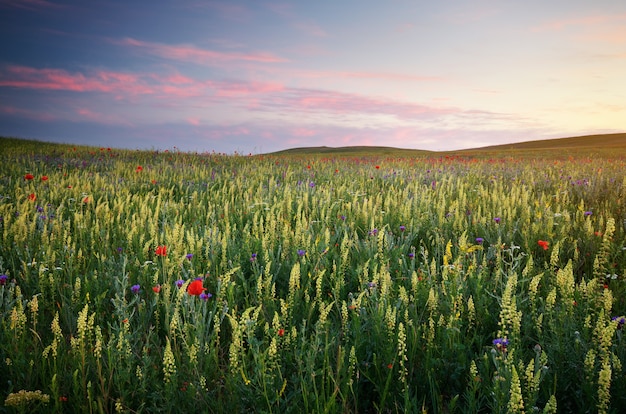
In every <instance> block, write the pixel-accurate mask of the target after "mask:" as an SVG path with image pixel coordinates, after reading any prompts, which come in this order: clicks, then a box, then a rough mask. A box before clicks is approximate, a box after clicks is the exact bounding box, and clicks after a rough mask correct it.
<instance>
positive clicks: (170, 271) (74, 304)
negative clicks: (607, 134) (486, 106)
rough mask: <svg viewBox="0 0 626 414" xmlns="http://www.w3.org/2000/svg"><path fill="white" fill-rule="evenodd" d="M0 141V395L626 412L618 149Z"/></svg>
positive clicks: (21, 402)
mask: <svg viewBox="0 0 626 414" xmlns="http://www.w3.org/2000/svg"><path fill="white" fill-rule="evenodd" d="M0 148H1V149H2V151H0V171H1V173H0V238H1V239H0V240H1V241H0V412H59V413H61V412H62V413H73V412H77V413H78V412H80V413H84V412H90V413H113V412H124V413H157V412H215V413H219V412H230V413H239V412H259V413H261V412H262V413H292V412H293V413H301V412H307V413H309V412H310V413H374V412H383V413H395V412H429V413H466V412H469V413H476V412H485V413H522V412H526V413H533V412H542V413H556V412H598V413H619V412H625V411H626V369H625V367H624V364H626V339H625V338H623V332H624V323H625V322H626V319H625V318H626V301H625V298H626V286H625V283H626V282H625V280H626V237H625V233H626V176H625V174H624V171H625V166H626V157H625V156H624V155H620V154H624V153H625V152H623V151H621V152H620V151H615V150H612V151H610V152H607V153H599V154H592V153H590V152H589V151H588V150H581V149H578V150H577V149H575V148H574V149H571V148H569V149H568V151H567V152H565V151H552V152H540V151H539V152H537V151H531V150H525V151H524V152H520V153H516V152H514V151H513V152H512V151H505V150H492V151H482V152H481V151H474V152H459V153H456V154H439V153H428V152H421V153H406V152H402V151H397V152H393V151H391V152H374V151H371V150H370V151H368V150H367V149H363V150H362V151H358V152H317V153H316V152H312V151H301V152H295V153H286V154H266V155H238V154H234V155H225V154H218V153H184V152H178V151H176V150H170V151H137V150H135V151H133V150H119V149H111V148H93V147H84V146H71V145H60V144H48V143H42V142H33V141H25V140H17V139H7V138H3V139H0Z"/></svg>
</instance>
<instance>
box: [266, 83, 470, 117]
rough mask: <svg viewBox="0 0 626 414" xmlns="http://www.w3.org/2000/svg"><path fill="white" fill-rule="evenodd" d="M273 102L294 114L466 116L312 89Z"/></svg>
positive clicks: (450, 110)
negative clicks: (312, 112)
mask: <svg viewBox="0 0 626 414" xmlns="http://www.w3.org/2000/svg"><path fill="white" fill-rule="evenodd" d="M273 98H274V100H273V101H271V102H267V103H266V107H267V108H268V109H269V108H274V109H275V108H276V107H282V108H284V109H286V110H291V111H295V112H298V111H300V112H311V111H314V112H330V113H336V114H347V113H360V114H385V115H392V116H396V117H397V118H401V119H416V118H420V119H423V118H433V117H439V116H444V115H451V114H459V113H462V112H463V111H461V110H460V109H457V108H443V107H431V106H425V105H420V104H417V103H413V102H402V101H397V100H392V99H386V98H377V97H369V96H363V95H356V94H349V93H342V92H334V91H323V90H312V89H288V90H286V91H285V93H284V94H281V95H278V96H274V97H273ZM261 108H263V105H262V106H261Z"/></svg>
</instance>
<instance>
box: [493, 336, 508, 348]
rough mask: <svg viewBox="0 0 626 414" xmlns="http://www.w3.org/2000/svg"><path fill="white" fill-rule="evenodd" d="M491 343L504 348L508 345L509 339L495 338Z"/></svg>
mask: <svg viewBox="0 0 626 414" xmlns="http://www.w3.org/2000/svg"><path fill="white" fill-rule="evenodd" d="M492 343H493V345H494V346H495V347H496V348H498V349H504V350H506V347H507V346H508V345H509V340H508V339H506V338H496V339H494V340H493V341H492Z"/></svg>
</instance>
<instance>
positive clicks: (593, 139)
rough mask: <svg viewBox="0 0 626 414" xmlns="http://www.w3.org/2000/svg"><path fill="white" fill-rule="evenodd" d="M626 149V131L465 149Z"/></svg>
mask: <svg viewBox="0 0 626 414" xmlns="http://www.w3.org/2000/svg"><path fill="white" fill-rule="evenodd" d="M576 148H578V149H583V148H590V149H602V148H612V149H626V133H618V134H602V135H583V136H580V137H571V138H555V139H543V140H536V141H525V142H516V143H511V144H501V145H490V146H487V147H480V148H472V149H468V150H461V151H458V152H464V151H491V150H493V151H502V150H555V149H556V150H559V149H576Z"/></svg>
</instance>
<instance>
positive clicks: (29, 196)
mask: <svg viewBox="0 0 626 414" xmlns="http://www.w3.org/2000/svg"><path fill="white" fill-rule="evenodd" d="M28 199H29V200H30V201H35V200H37V196H36V195H35V193H30V194H29V195H28Z"/></svg>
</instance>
